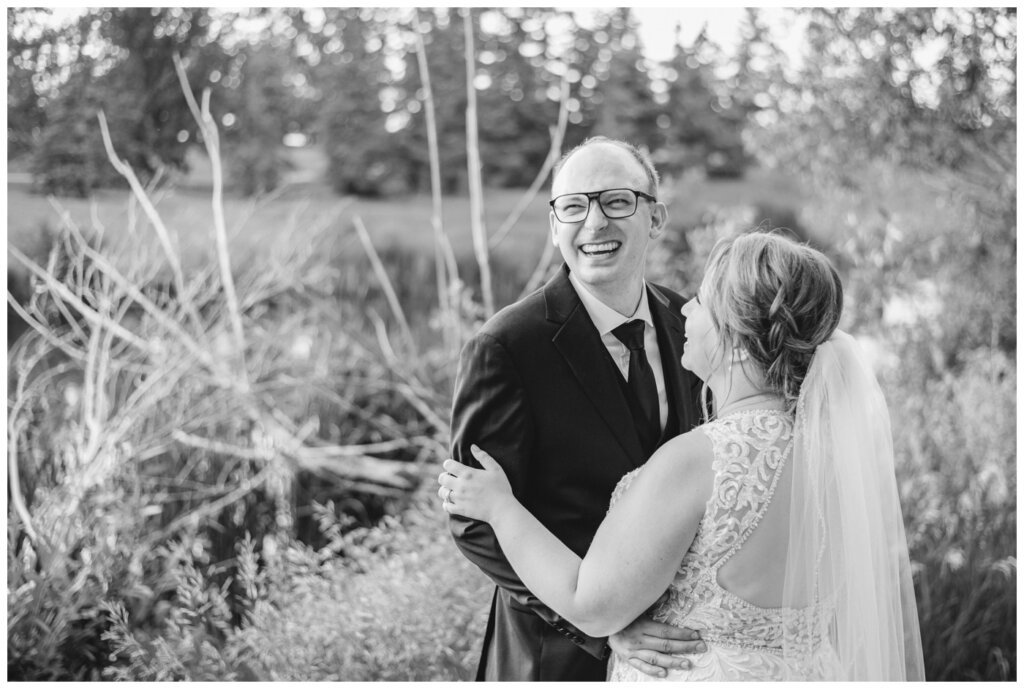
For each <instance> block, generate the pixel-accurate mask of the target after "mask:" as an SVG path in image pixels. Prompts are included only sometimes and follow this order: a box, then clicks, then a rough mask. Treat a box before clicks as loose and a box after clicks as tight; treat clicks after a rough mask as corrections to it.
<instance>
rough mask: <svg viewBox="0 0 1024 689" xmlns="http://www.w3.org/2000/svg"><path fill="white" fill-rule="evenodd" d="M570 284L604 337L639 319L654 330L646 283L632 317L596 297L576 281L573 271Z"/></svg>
mask: <svg viewBox="0 0 1024 689" xmlns="http://www.w3.org/2000/svg"><path fill="white" fill-rule="evenodd" d="M569 282H571V283H572V286H573V287H575V288H576V294H578V295H579V297H580V301H582V302H583V308H585V309H586V310H587V314H588V315H589V316H590V320H592V321H593V322H594V325H595V326H596V327H597V331H598V332H599V333H601V336H602V337H603V336H604V335H607V334H608V333H610V332H611V331H612V330H614V329H615V328H617V327H619V326H620V325H622V324H623V323H626V322H628V321H632V320H636V319H638V318H639V319H640V320H642V321H643V322H644V323H646V324H647V325H649V326H651V327H652V328H653V327H654V319H653V318H651V305H650V304H649V303H648V301H647V282H646V281H645V282H644V288H643V290H642V291H641V293H640V303H639V304H638V305H637V307H636V311H634V312H633V315H632V316H623V315H622V314H621V313H619V312H618V311H616V310H615V309H613V308H612V307H610V306H608V305H607V304H605V303H604V302H603V301H601V300H600V299H598V298H597V297H595V296H594V295H593V294H592V293H591V292H590V290H588V289H587V288H586V286H585V285H584V284H583V283H581V282H580V281H579V280H578V279H576V276H575V275H574V274H573V273H572V271H570V272H569Z"/></svg>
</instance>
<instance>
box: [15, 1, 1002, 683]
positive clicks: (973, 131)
mask: <svg viewBox="0 0 1024 689" xmlns="http://www.w3.org/2000/svg"><path fill="white" fill-rule="evenodd" d="M1016 20H1017V18H1016V10H1015V9H1012V8H985V9H969V8H945V9H941V8H940V9H932V8H913V9H902V10H901V9H892V8H887V9H814V8H807V9H799V10H782V9H772V10H768V9H763V10H758V9H730V10H715V11H711V10H684V9H677V10H667V9H661V10H630V9H622V8H620V9H601V10H597V9H573V10H562V9H556V8H481V9H472V10H468V9H445V8H434V9H420V10H417V9H412V8H401V9H399V8H373V9H367V8H362V9H360V8H326V9H317V8H277V9H249V10H229V9H202V8H199V9H183V8H106V9H104V8H99V9H88V10H69V9H63V10H48V9H39V8H12V9H8V11H7V122H8V129H7V150H8V161H7V229H8V252H7V265H8V320H7V324H8V340H7V344H8V388H7V389H8V399H7V411H8V429H7V433H8V435H7V441H8V491H7V500H8V510H7V516H8V538H7V547H8V569H7V620H8V627H7V629H8V632H7V657H8V679H12V680H13V679H25V680H83V679H125V680H172V679H176V680H208V681H215V680H231V679H261V680H295V681H300V680H464V679H471V678H472V677H473V671H474V669H475V665H476V661H477V654H478V652H479V645H480V641H481V639H482V636H483V633H484V624H485V620H486V611H487V604H488V601H489V597H490V584H489V582H488V581H487V580H486V579H485V578H484V577H483V575H481V574H480V573H479V572H477V571H476V570H475V569H474V568H472V567H471V566H470V565H469V564H468V563H466V562H465V561H464V560H463V558H462V557H461V556H460V555H459V553H458V551H457V550H456V549H455V548H454V546H453V544H452V543H451V542H450V537H449V535H448V533H447V529H446V526H445V523H444V519H443V513H441V511H440V510H439V509H438V505H437V504H436V499H435V494H434V487H435V484H434V477H435V476H436V474H437V472H438V471H439V463H440V461H441V460H442V459H443V458H444V457H445V456H446V453H447V443H448V421H449V406H450V400H451V391H452V385H453V381H454V376H455V368H456V362H457V357H458V352H459V349H460V347H461V344H462V342H464V341H465V339H466V337H467V336H468V335H470V334H471V333H472V332H473V331H474V330H475V329H476V328H477V327H479V325H480V324H481V323H482V321H483V320H484V319H486V318H487V317H488V316H489V315H490V314H491V313H493V312H494V311H495V310H496V309H498V308H501V307H502V306H504V305H506V304H508V303H511V302H512V301H514V300H515V299H517V298H518V297H520V296H521V295H523V294H524V293H527V292H528V291H530V290H532V289H534V288H536V286H538V285H539V284H542V282H543V281H544V280H545V279H546V278H547V277H548V276H549V275H550V274H551V272H552V271H553V270H555V269H557V265H558V263H559V262H560V259H559V257H558V256H557V255H554V252H553V251H552V248H551V246H550V242H548V241H547V232H548V229H547V228H548V225H547V223H548V219H547V203H546V202H547V190H548V184H549V182H550V179H549V176H550V168H551V165H552V164H553V162H554V161H555V160H556V159H557V157H558V156H559V155H560V153H561V152H564V151H566V150H568V149H569V148H571V147H572V146H574V145H576V144H577V143H579V142H581V141H582V140H583V139H584V138H586V137H587V136H592V135H599V134H600V135H605V136H611V137H617V138H623V139H627V140H630V141H632V142H634V143H636V144H638V145H641V146H643V147H645V148H646V149H647V150H649V151H650V153H651V155H652V157H653V158H654V160H655V162H656V164H657V166H658V169H659V170H660V172H661V174H662V177H663V179H662V185H661V191H660V194H661V197H662V200H664V201H665V202H666V203H667V204H668V206H669V213H670V224H669V228H668V231H667V232H666V233H665V235H663V237H662V239H661V240H659V242H658V243H657V244H655V245H654V249H653V255H652V256H651V259H650V271H649V277H651V278H652V279H654V280H655V281H658V282H662V283H664V284H668V285H669V286H671V287H674V288H676V289H678V290H680V291H682V292H684V293H687V292H689V293H692V292H693V290H694V288H695V287H696V285H697V284H698V283H699V280H700V277H701V273H702V270H703V263H704V260H705V258H706V256H707V254H708V252H709V251H710V248H711V246H712V244H713V243H714V241H715V240H716V239H718V238H719V237H723V236H729V235H731V234H736V233H741V232H746V231H750V230H752V229H755V228H762V229H765V228H767V229H775V228H780V231H785V232H789V233H791V234H792V235H794V236H796V237H798V238H800V239H802V240H805V241H808V242H810V243H812V244H813V245H814V246H816V247H818V248H820V249H822V250H823V251H825V252H826V253H827V254H828V255H829V256H830V257H831V258H832V260H833V261H834V262H835V264H836V266H837V267H838V269H839V270H840V273H841V275H842V277H843V280H844V284H845V287H846V290H847V308H846V313H845V315H844V318H843V322H842V327H843V328H844V329H846V330H848V331H850V332H852V333H853V334H854V335H855V336H857V337H858V339H860V341H861V342H862V344H863V345H864V346H865V347H866V348H867V350H868V352H869V353H870V355H871V358H872V361H873V364H874V366H875V370H876V373H877V375H878V376H879V379H880V381H881V382H882V385H883V388H884V390H885V392H886V395H887V399H888V402H889V405H890V410H891V414H892V417H893V433H894V442H895V448H896V455H897V472H898V477H897V478H898V483H899V490H900V494H901V498H902V504H903V510H904V520H905V524H906V527H907V535H908V539H909V541H910V548H911V558H912V560H913V563H914V576H915V585H916V591H917V597H918V611H919V616H920V619H921V626H922V635H923V640H924V648H925V663H926V669H927V674H928V679H930V680H1014V679H1016V668H1017V666H1016V644H1017V642H1016V610H1017V603H1016V582H1017V563H1016V492H1017V483H1016V461H1015V460H1016V425H1015V418H1016V332H1017V322H1016V311H1015V302H1016V277H1015V271H1016V213H1017V206H1016V202H1017V198H1016V147H1017V139H1016V137H1017V133H1016V115H1017V110H1016V102H1017V82H1016V58H1017V23H1016ZM190 99H191V103H190ZM101 113H102V117H100V114H101Z"/></svg>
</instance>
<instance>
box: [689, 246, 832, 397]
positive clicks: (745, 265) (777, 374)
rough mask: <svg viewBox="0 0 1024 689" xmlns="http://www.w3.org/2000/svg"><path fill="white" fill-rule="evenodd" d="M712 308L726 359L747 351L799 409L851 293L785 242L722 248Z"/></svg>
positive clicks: (710, 268) (714, 258)
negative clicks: (817, 354) (817, 353)
mask: <svg viewBox="0 0 1024 689" xmlns="http://www.w3.org/2000/svg"><path fill="white" fill-rule="evenodd" d="M705 280H707V281H708V286H709V289H708V290H707V292H708V293H707V294H706V295H705V296H706V301H707V307H708V311H709V312H710V315H711V319H712V322H713V323H714V324H715V327H716V328H717V329H718V333H719V336H720V345H721V346H722V348H723V350H724V353H725V355H726V356H731V353H732V352H733V351H734V350H736V349H741V350H746V351H747V352H748V353H749V361H751V362H753V363H754V364H756V366H757V367H758V369H759V371H760V372H761V373H762V374H763V375H764V381H765V384H766V385H767V388H768V389H769V390H770V391H772V392H774V393H777V394H779V395H781V396H782V397H783V398H785V400H786V403H787V407H788V408H789V409H790V410H793V409H795V408H796V401H797V398H798V397H799V395H800V385H801V384H802V383H803V380H804V377H805V376H806V375H807V370H808V368H809V367H810V364H811V357H813V356H814V350H815V349H816V348H817V346H818V345H819V344H821V343H822V342H825V341H826V340H827V339H828V338H829V337H831V335H832V333H833V331H834V330H835V329H836V326H838V325H839V317H840V316H841V315H842V311H843V285H842V283H841V282H840V281H839V275H838V273H836V270H835V268H833V267H832V264H831V263H830V262H829V260H828V258H826V257H825V255H824V254H822V253H821V252H820V251H817V250H815V249H812V248H811V247H809V246H807V245H806V244H800V243H797V242H795V241H793V240H791V239H789V238H787V237H785V236H783V235H780V234H773V233H765V232H753V233H750V234H744V235H740V236H739V237H735V238H733V239H723V240H720V241H719V242H718V243H717V244H716V245H715V247H714V248H713V249H712V250H711V255H710V257H709V258H708V264H707V269H706V271H705Z"/></svg>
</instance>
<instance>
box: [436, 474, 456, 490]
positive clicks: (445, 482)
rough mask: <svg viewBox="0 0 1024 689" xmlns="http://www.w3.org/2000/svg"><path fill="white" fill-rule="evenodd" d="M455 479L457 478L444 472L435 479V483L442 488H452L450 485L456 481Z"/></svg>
mask: <svg viewBox="0 0 1024 689" xmlns="http://www.w3.org/2000/svg"><path fill="white" fill-rule="evenodd" d="M457 478H458V477H456V476H453V475H451V474H449V473H448V472H446V471H442V472H441V473H440V474H439V475H438V477H437V482H438V483H440V484H441V486H442V487H444V488H452V487H453V486H452V484H453V483H454V482H455V481H456V479H457Z"/></svg>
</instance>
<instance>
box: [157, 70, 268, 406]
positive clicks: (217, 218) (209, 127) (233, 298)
mask: <svg viewBox="0 0 1024 689" xmlns="http://www.w3.org/2000/svg"><path fill="white" fill-rule="evenodd" d="M173 58H174V70H175V72H176V73H177V75H178V81H179V82H180V83H181V90H182V92H183V93H184V94H185V100H186V101H187V102H188V107H189V110H191V111H192V116H193V117H195V119H196V124H197V125H199V129H200V131H201V132H202V134H203V143H204V144H205V145H206V152H207V154H208V155H209V158H210V165H211V169H212V173H213V194H212V206H213V228H214V235H215V238H216V242H217V259H218V262H219V264H220V279H221V284H222V285H223V286H224V300H225V301H226V302H227V308H228V314H229V316H230V319H231V330H232V333H233V335H234V338H235V350H236V351H235V354H236V356H237V357H238V360H239V362H240V366H239V367H238V376H239V380H240V383H241V385H242V387H243V388H244V389H248V387H249V379H248V375H247V374H246V368H245V331H244V329H243V328H242V315H241V312H240V310H239V308H238V296H237V294H236V293H235V279H234V277H233V276H232V275H231V255H230V253H229V252H228V235H227V226H226V224H225V222H224V173H223V170H222V168H221V159H220V137H219V135H218V133H217V124H216V123H215V122H214V120H213V116H212V115H211V114H210V91H209V89H204V90H203V107H202V110H201V111H200V110H199V109H198V108H197V107H196V101H195V98H194V97H193V96H192V89H191V88H190V87H189V84H188V75H187V74H186V73H185V65H184V63H183V62H182V60H181V56H180V55H178V54H177V53H174V56H173Z"/></svg>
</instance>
